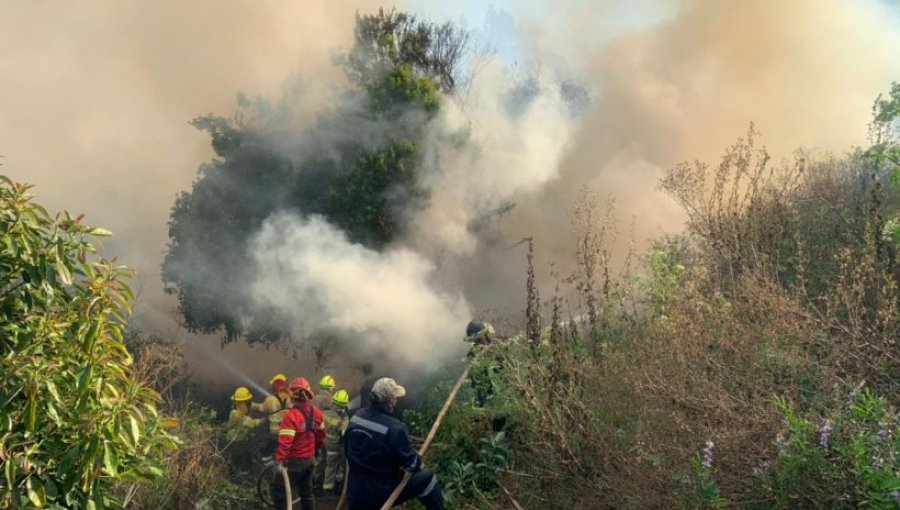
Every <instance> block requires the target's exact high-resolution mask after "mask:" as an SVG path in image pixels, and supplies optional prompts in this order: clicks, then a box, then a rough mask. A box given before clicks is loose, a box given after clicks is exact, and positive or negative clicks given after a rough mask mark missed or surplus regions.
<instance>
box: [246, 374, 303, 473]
mask: <svg viewBox="0 0 900 510" xmlns="http://www.w3.org/2000/svg"><path fill="white" fill-rule="evenodd" d="M269 386H270V387H271V388H272V395H269V396H267V397H266V399H265V400H263V401H262V403H259V404H258V403H255V402H254V403H253V404H250V408H251V409H253V410H254V411H259V412H262V413H265V414H266V416H267V418H268V421H269V435H268V439H267V440H266V446H265V450H264V451H265V453H264V456H263V462H265V463H268V462H269V461H271V460H272V456H273V455H275V450H276V449H277V448H278V427H279V426H280V425H281V420H282V418H284V413H285V411H287V410H288V409H290V408H291V407H292V406H293V405H294V403H293V402H292V401H291V392H290V390H288V384H287V376H285V375H284V374H275V376H274V377H272V379H270V380H269Z"/></svg>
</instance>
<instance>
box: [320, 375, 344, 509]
mask: <svg viewBox="0 0 900 510" xmlns="http://www.w3.org/2000/svg"><path fill="white" fill-rule="evenodd" d="M349 402H350V395H348V394H347V392H346V391H345V390H341V391H339V392H337V393H335V394H334V398H332V399H331V409H329V410H327V411H325V412H324V413H322V414H323V415H324V419H325V482H324V484H323V486H322V488H323V489H324V490H325V492H330V491H333V490H334V489H335V483H337V484H340V483H341V482H342V481H344V462H345V459H344V449H343V447H342V445H341V439H342V438H343V437H344V432H346V430H347V425H349V423H350V419H349V418H348V417H347V404H348V403H349Z"/></svg>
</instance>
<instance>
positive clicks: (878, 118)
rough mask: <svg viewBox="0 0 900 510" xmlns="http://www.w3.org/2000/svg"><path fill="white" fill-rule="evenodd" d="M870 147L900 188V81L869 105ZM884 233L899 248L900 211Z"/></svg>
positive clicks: (870, 153)
mask: <svg viewBox="0 0 900 510" xmlns="http://www.w3.org/2000/svg"><path fill="white" fill-rule="evenodd" d="M872 116H873V119H872V125H871V137H872V142H873V144H872V147H870V148H869V149H868V150H867V151H866V152H867V155H868V156H869V157H871V158H872V160H874V162H875V164H876V165H887V166H889V167H890V183H891V185H893V186H894V187H895V188H897V189H898V190H900V83H894V84H892V85H891V90H890V92H888V96H887V97H884V96H879V97H878V99H876V100H875V104H874V106H873V107H872ZM884 235H885V237H887V238H888V239H889V240H891V241H893V243H894V244H895V245H896V246H897V247H900V214H898V215H897V216H895V217H894V218H893V219H890V220H888V221H887V223H886V224H885V228H884Z"/></svg>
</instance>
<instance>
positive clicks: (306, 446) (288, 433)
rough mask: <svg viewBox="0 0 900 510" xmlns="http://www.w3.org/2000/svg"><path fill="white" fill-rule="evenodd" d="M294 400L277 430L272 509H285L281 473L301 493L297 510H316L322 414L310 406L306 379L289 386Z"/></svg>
mask: <svg viewBox="0 0 900 510" xmlns="http://www.w3.org/2000/svg"><path fill="white" fill-rule="evenodd" d="M288 389H289V390H290V392H291V397H292V398H293V400H294V405H293V407H292V408H291V409H290V410H288V411H287V412H286V413H285V414H284V419H283V420H282V421H281V425H280V426H279V429H278V450H277V451H276V452H275V478H274V480H273V481H272V483H273V487H272V495H273V499H274V501H275V508H286V505H287V501H286V499H287V498H286V494H285V488H284V482H283V476H282V471H284V470H287V473H288V476H289V478H290V480H291V482H292V484H293V485H296V487H297V490H298V491H299V492H300V508H301V509H302V510H315V508H316V502H315V497H314V496H313V470H314V469H315V465H316V451H318V450H319V448H321V447H322V444H323V443H324V442H325V429H324V426H323V417H322V411H320V410H319V409H317V408H315V407H313V406H312V404H310V403H309V400H310V399H312V398H313V392H312V388H310V386H309V381H307V380H306V378H305V377H297V378H296V379H294V380H293V381H291V384H290V385H289V386H288Z"/></svg>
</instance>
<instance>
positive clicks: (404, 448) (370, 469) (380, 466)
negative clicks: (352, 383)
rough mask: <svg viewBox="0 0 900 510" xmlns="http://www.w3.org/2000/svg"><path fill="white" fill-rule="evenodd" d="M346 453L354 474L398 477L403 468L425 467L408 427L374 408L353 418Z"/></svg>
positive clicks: (412, 469) (348, 429) (345, 440)
mask: <svg viewBox="0 0 900 510" xmlns="http://www.w3.org/2000/svg"><path fill="white" fill-rule="evenodd" d="M344 452H345V455H346V456H347V461H348V462H349V463H350V472H351V473H361V474H369V475H378V476H383V477H386V478H397V477H399V476H400V474H401V470H403V469H406V470H410V471H416V470H418V469H420V468H421V467H422V459H421V458H420V457H419V454H418V453H417V452H416V449H415V448H413V445H412V443H411V442H410V441H409V433H408V432H407V429H406V425H404V424H403V422H401V421H400V420H398V419H396V418H394V417H393V416H390V415H388V414H385V413H383V412H381V411H379V410H376V409H375V408H374V407H366V408H363V409H360V410H359V412H357V413H356V414H354V415H353V418H350V426H349V427H348V428H347V433H346V434H345V435H344Z"/></svg>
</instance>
